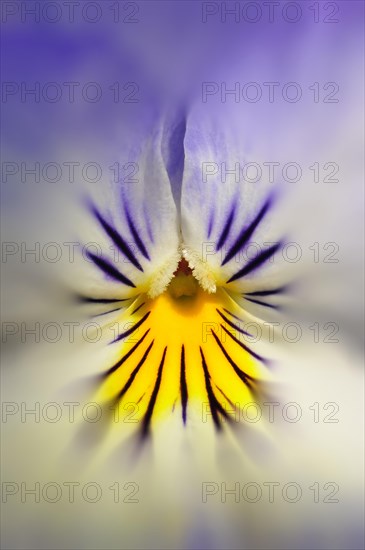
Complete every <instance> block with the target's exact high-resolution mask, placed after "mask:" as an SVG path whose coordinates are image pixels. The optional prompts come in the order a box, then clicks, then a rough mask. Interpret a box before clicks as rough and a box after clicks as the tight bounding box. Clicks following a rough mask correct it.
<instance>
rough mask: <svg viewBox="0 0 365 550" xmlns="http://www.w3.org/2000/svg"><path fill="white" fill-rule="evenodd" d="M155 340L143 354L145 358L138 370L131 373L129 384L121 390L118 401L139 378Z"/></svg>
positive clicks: (139, 364)
mask: <svg viewBox="0 0 365 550" xmlns="http://www.w3.org/2000/svg"><path fill="white" fill-rule="evenodd" d="M154 342H155V341H154V340H152V342H151V343H150V345H149V346H148V348H147V349H146V351H145V352H144V354H143V357H142V359H141V360H140V362H139V363H138V365H137V366H136V368H135V369H134V370H133V372H132V373H131V375H130V377H129V378H128V380H127V382H126V383H125V384H124V386H123V388H122V389H121V390H120V392H119V393H118V396H117V399H121V398H122V397H123V395H124V394H125V393H127V391H128V390H129V388H130V387H131V385H132V384H133V381H134V379H135V377H136V376H137V373H138V371H139V369H140V368H141V367H142V365H143V363H144V362H145V361H146V359H147V357H148V354H149V352H150V351H151V348H152V346H153V344H154Z"/></svg>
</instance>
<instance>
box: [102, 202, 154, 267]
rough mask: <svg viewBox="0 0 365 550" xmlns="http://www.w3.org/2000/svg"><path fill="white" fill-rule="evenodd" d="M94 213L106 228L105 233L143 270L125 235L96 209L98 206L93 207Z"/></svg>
mask: <svg viewBox="0 0 365 550" xmlns="http://www.w3.org/2000/svg"><path fill="white" fill-rule="evenodd" d="M93 214H94V216H95V217H96V218H97V220H98V221H99V223H100V225H101V226H102V228H103V229H104V231H105V233H106V234H107V235H108V237H110V239H111V240H112V241H113V243H114V244H115V246H116V247H117V248H119V250H120V251H121V252H122V254H124V256H125V257H126V258H128V260H129V261H130V262H131V263H132V264H133V265H134V266H135V267H136V268H137V269H139V270H140V271H143V268H142V266H141V264H140V263H139V261H138V260H137V258H136V257H135V255H134V254H133V252H132V250H131V249H130V247H129V246H128V244H127V243H126V241H125V240H124V239H123V237H122V236H121V235H120V234H119V233H118V231H116V229H114V227H112V226H111V225H110V224H109V223H108V222H107V221H106V220H105V219H104V218H103V216H102V215H101V214H100V212H99V211H98V210H97V209H96V208H93Z"/></svg>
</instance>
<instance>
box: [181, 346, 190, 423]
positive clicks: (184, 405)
mask: <svg viewBox="0 0 365 550" xmlns="http://www.w3.org/2000/svg"><path fill="white" fill-rule="evenodd" d="M180 391H181V405H182V418H183V422H184V424H186V410H187V405H188V387H187V384H186V372H185V348H184V345H183V346H182V348H181V358H180Z"/></svg>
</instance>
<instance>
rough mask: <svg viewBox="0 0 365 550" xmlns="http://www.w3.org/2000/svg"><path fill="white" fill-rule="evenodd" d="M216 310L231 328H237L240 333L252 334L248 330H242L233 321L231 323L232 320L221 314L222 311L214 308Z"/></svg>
mask: <svg viewBox="0 0 365 550" xmlns="http://www.w3.org/2000/svg"><path fill="white" fill-rule="evenodd" d="M216 312H217V313H218V315H220V316H221V317H222V319H223V320H224V321H225V322H226V323H227V324H228V325H229V326H230V327H232V328H234V329H235V330H237V331H238V332H240V333H241V334H245V335H246V336H252V334H249V333H248V332H246V331H245V330H243V329H242V328H239V327H238V326H237V325H235V324H234V323H232V321H230V320H229V319H228V318H227V317H226V316H225V315H223V313H222V312H221V311H219V309H218V308H216Z"/></svg>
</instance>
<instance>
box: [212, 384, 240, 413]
mask: <svg viewBox="0 0 365 550" xmlns="http://www.w3.org/2000/svg"><path fill="white" fill-rule="evenodd" d="M215 387H216V388H217V390H218V391H220V392H221V394H222V395H223V397H224V398H225V399H226V400H227V401H228V403H229V404H230V405H231V407H232V408H233V409H237V406H236V405H235V404H234V403H233V401H232V400H231V399H230V398H229V397H228V396H227V395H226V394H225V393H224V391H223V390H222V388H220V387H219V386H217V384H216V385H215Z"/></svg>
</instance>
